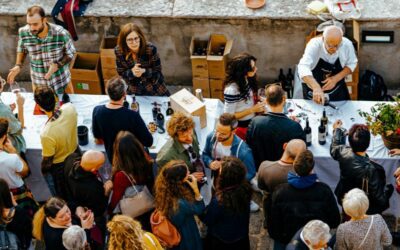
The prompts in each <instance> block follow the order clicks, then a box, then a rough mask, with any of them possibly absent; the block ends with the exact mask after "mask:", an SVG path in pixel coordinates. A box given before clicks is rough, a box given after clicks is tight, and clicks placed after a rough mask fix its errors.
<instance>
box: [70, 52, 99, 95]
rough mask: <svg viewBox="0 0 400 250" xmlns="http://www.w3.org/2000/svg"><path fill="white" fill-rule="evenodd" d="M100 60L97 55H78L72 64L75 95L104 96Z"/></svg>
mask: <svg viewBox="0 0 400 250" xmlns="http://www.w3.org/2000/svg"><path fill="white" fill-rule="evenodd" d="M99 58H100V56H99V54H96V53H82V52H78V53H76V55H75V57H74V59H73V60H72V62H71V64H70V71H71V78H72V80H71V81H72V85H73V88H74V93H76V94H102V86H101V81H100V72H99V63H100V60H99Z"/></svg>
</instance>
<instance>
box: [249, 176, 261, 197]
mask: <svg viewBox="0 0 400 250" xmlns="http://www.w3.org/2000/svg"><path fill="white" fill-rule="evenodd" d="M250 184H251V188H252V189H253V190H254V192H258V193H262V191H261V189H259V188H258V182H257V176H255V177H254V178H253V179H251V180H250Z"/></svg>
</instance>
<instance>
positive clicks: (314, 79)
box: [298, 26, 358, 104]
mask: <svg viewBox="0 0 400 250" xmlns="http://www.w3.org/2000/svg"><path fill="white" fill-rule="evenodd" d="M357 62H358V60H357V57H356V54H355V51H354V46H353V44H352V42H351V41H350V40H349V39H347V38H345V37H343V31H342V30H341V29H340V28H339V27H337V26H328V27H326V28H325V30H324V33H323V35H322V37H315V38H313V39H311V40H310V42H309V43H308V44H307V46H306V49H305V51H304V55H303V57H302V58H301V59H300V62H299V65H298V72H299V77H300V79H301V80H302V82H303V84H302V85H303V97H304V99H313V100H314V102H316V103H319V104H324V94H328V95H329V99H330V100H331V101H342V100H349V99H350V96H349V91H348V89H347V87H346V83H345V81H344V78H345V77H346V76H347V75H349V74H351V73H352V72H353V71H354V69H355V68H356V67H357Z"/></svg>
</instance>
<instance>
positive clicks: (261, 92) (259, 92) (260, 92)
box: [257, 88, 267, 102]
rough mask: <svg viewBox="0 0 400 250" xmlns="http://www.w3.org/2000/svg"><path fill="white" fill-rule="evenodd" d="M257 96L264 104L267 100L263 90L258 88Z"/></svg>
mask: <svg viewBox="0 0 400 250" xmlns="http://www.w3.org/2000/svg"><path fill="white" fill-rule="evenodd" d="M257 95H258V98H259V99H260V101H261V102H265V101H266V100H267V97H266V96H265V88H259V89H258V90H257Z"/></svg>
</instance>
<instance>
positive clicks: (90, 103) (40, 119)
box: [1, 92, 223, 201]
mask: <svg viewBox="0 0 400 250" xmlns="http://www.w3.org/2000/svg"><path fill="white" fill-rule="evenodd" d="M22 95H23V96H24V97H25V105H24V108H25V110H24V115H25V129H24V132H23V135H24V137H25V140H26V145H27V152H26V155H27V158H28V164H29V167H30V169H31V175H30V176H29V177H28V178H27V179H26V183H27V185H28V187H29V188H30V189H31V190H32V193H33V194H34V196H35V198H36V199H37V200H38V201H45V200H46V199H47V198H48V197H50V192H49V190H48V188H47V185H46V183H45V181H44V179H43V176H42V174H41V171H40V164H41V159H42V156H41V151H42V146H41V143H40V131H41V129H42V128H43V126H44V124H45V123H46V121H47V116H45V115H33V109H34V106H35V103H34V100H33V94H32V93H23V94H22ZM1 98H2V100H3V102H4V103H6V104H7V103H13V102H15V95H14V94H11V93H7V92H5V93H2V95H1ZM70 99H71V102H72V104H73V105H74V106H75V108H76V110H77V112H78V125H85V126H87V127H88V128H89V130H90V132H89V144H88V145H85V146H81V149H82V150H88V149H95V150H100V151H105V150H104V145H96V144H95V143H94V139H93V134H92V132H91V124H92V111H93V108H94V107H95V106H97V105H100V104H106V103H107V102H108V100H109V99H108V96H106V95H70ZM136 100H137V101H138V102H139V104H140V115H141V116H142V118H143V120H144V121H145V122H146V124H148V123H149V122H150V121H152V120H153V115H152V112H151V110H152V105H151V103H152V102H154V101H156V102H157V103H159V104H162V106H161V112H162V113H163V114H164V115H165V111H166V109H167V102H168V101H169V98H168V97H148V96H137V97H136ZM128 102H131V98H130V97H129V96H128ZM205 104H206V110H207V126H206V127H205V128H203V129H201V128H200V121H199V119H198V117H193V118H194V120H195V122H196V126H195V130H196V133H197V135H198V138H199V143H200V145H201V148H203V147H204V144H205V140H206V137H207V135H208V133H210V132H211V131H213V130H214V127H215V122H216V120H217V119H218V117H219V114H221V113H222V112H223V104H222V102H221V101H220V100H218V99H205ZM169 118H170V117H167V116H166V117H165V120H166V122H167V121H168V120H169ZM168 137H169V136H168V135H167V132H165V133H164V134H159V133H157V132H156V133H154V134H153V146H152V147H150V148H149V150H150V153H151V154H153V155H154V154H157V153H158V152H159V151H160V148H161V147H162V146H163V145H164V144H165V142H166V141H167V139H168Z"/></svg>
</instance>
